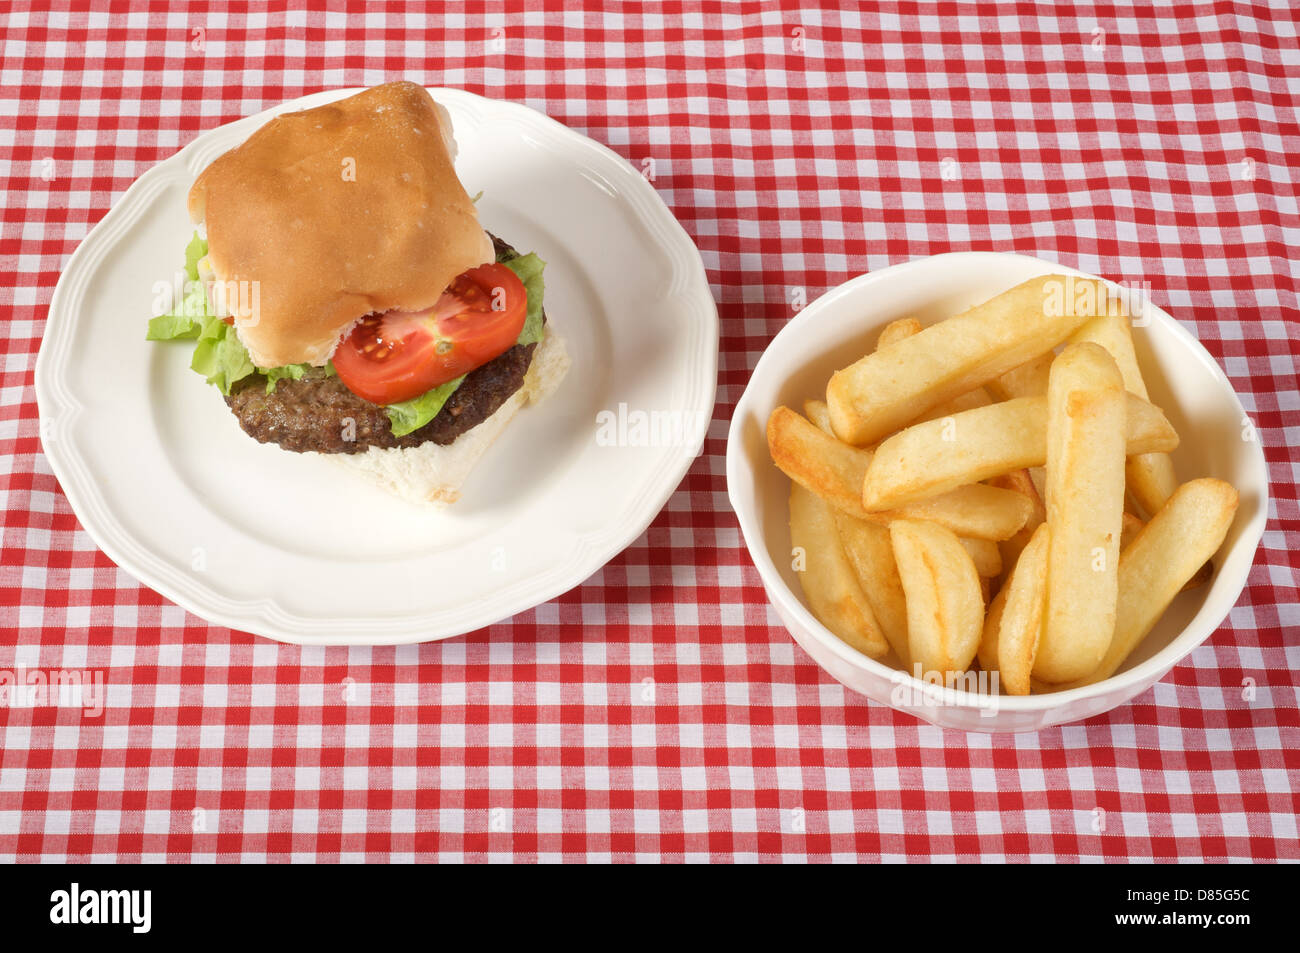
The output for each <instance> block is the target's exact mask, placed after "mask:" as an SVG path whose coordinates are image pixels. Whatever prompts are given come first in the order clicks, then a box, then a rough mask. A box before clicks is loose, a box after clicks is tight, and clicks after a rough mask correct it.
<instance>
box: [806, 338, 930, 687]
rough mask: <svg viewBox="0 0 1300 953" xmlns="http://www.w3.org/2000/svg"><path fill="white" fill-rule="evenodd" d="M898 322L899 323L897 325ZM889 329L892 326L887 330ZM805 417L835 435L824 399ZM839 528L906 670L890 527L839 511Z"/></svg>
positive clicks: (903, 608)
mask: <svg viewBox="0 0 1300 953" xmlns="http://www.w3.org/2000/svg"><path fill="white" fill-rule="evenodd" d="M895 323H897V322H895ZM885 330H886V331H888V330H889V328H888V327H886V329H885ZM803 411H804V414H805V415H807V417H808V419H809V420H810V421H811V422H812V423H813V424H814V425H815V426H816V427H817V428H818V429H820V430H821V431H823V432H824V433H826V434H830V433H831V421H830V415H829V414H828V413H827V411H826V405H825V404H824V403H822V402H821V401H820V400H806V401H804V405H803ZM835 528H836V529H837V530H838V532H839V536H840V544H841V545H842V546H843V547H844V552H845V554H846V555H847V556H848V557H849V563H850V564H851V565H852V566H853V571H854V572H855V573H857V577H858V584H859V585H860V586H861V587H862V593H863V595H865V596H866V597H867V602H868V603H870V604H871V611H872V613H873V614H874V615H875V617H876V622H877V623H878V624H879V626H880V629H881V631H882V632H883V633H884V635H885V639H886V640H887V641H888V642H889V646H890V648H892V649H893V650H894V654H895V655H897V656H898V661H899V663H900V664H901V665H902V667H903V668H904V669H906V668H907V667H908V655H907V604H906V603H905V602H904V600H903V584H902V583H901V582H899V580H898V567H897V566H896V565H894V550H893V548H892V546H891V545H890V542H889V527H888V526H887V525H885V524H883V523H880V522H877V521H875V520H861V519H857V518H856V517H853V516H850V515H849V514H848V513H846V512H844V511H843V510H836V512H835Z"/></svg>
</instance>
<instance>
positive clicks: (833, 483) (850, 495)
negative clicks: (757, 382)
mask: <svg viewBox="0 0 1300 953" xmlns="http://www.w3.org/2000/svg"><path fill="white" fill-rule="evenodd" d="M767 448H768V450H769V451H770V452H771V454H772V460H773V462H775V463H776V465H777V466H778V467H780V468H781V470H782V472H783V473H785V475H786V476H788V477H789V478H790V479H791V480H793V481H794V482H796V483H798V484H800V485H802V486H804V487H806V488H807V489H809V490H811V491H812V492H813V493H816V494H817V495H818V496H820V497H821V498H822V499H824V500H826V501H827V502H829V503H831V504H833V505H834V506H836V507H838V508H839V509H840V510H842V511H843V512H845V513H848V514H849V515H850V516H856V517H857V518H858V519H867V518H868V517H867V511H866V510H865V509H863V508H862V481H863V478H864V477H865V476H866V473H867V465H868V464H869V463H870V462H871V454H870V453H868V452H867V451H866V450H859V449H858V448H856V447H850V446H849V445H848V444H846V443H842V442H840V441H839V440H836V439H835V438H834V437H832V436H829V435H827V434H825V433H823V432H822V431H821V430H820V429H819V428H818V427H817V426H816V425H814V424H813V423H811V422H810V421H808V420H805V419H804V418H803V417H800V416H799V415H798V414H797V413H795V412H794V411H793V410H791V409H790V408H788V407H778V408H776V410H774V411H772V416H770V417H769V418H768V419H767Z"/></svg>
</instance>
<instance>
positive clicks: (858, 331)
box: [727, 252, 1268, 731]
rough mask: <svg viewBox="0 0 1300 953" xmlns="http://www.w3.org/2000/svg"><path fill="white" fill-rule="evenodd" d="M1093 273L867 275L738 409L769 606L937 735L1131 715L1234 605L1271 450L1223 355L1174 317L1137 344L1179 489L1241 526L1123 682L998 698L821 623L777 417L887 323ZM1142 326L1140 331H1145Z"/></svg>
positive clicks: (823, 658)
mask: <svg viewBox="0 0 1300 953" xmlns="http://www.w3.org/2000/svg"><path fill="white" fill-rule="evenodd" d="M1051 273H1058V274H1060V273H1069V274H1076V275H1080V274H1083V273H1082V272H1079V271H1076V270H1074V269H1071V268H1065V267H1063V266H1061V265H1058V264H1055V263H1053V262H1047V261H1041V260H1039V259H1036V258H1028V257H1025V256H1022V255H1011V254H999V253H993V252H959V253H955V254H949V255H938V256H935V257H933V258H923V259H920V260H917V261H912V262H907V263H906V264H901V265H894V266H892V267H889V268H885V269H882V270H880V271H876V272H873V273H871V274H869V275H863V276H861V277H859V278H855V279H853V280H852V281H849V282H846V283H845V284H843V285H841V286H840V287H838V288H836V289H834V290H832V291H829V292H827V293H826V294H825V295H823V296H822V297H820V298H818V299H817V300H816V301H814V302H813V303H812V304H810V305H808V307H807V308H805V309H804V310H803V311H801V312H800V313H799V314H797V315H796V316H795V317H794V318H793V319H792V320H791V321H790V323H789V324H787V325H786V326H785V327H784V328H782V329H781V332H780V333H779V334H777V336H776V337H775V338H774V339H773V340H772V343H771V344H770V345H768V348H767V350H766V351H765V352H764V354H763V356H762V358H760V360H759V362H758V366H757V367H756V368H755V369H754V375H753V377H752V378H751V379H750V381H749V385H748V386H747V387H746V388H745V393H744V395H743V396H742V397H741V399H740V402H739V403H738V404H737V405H736V412H735V415H734V416H733V418H732V421H731V431H730V434H729V435H728V440H727V489H728V494H729V496H730V498H731V505H732V507H733V508H734V509H735V511H736V514H737V516H738V517H739V518H740V528H741V531H742V533H743V534H744V537H745V545H746V546H747V547H748V548H749V553H750V556H751V557H752V558H753V560H754V565H755V566H757V567H758V573H759V575H760V576H761V577H762V580H763V585H764V586H765V587H766V589H767V595H768V598H769V599H770V600H771V602H772V605H773V607H774V608H775V609H776V612H777V615H779V616H780V618H781V621H782V622H783V623H785V626H786V628H787V629H789V630H790V634H791V635H793V636H794V639H795V641H796V642H798V643H799V645H800V646H802V647H803V649H804V650H805V651H806V652H807V653H808V654H809V655H811V656H812V657H813V659H814V660H815V661H816V662H817V664H819V665H820V666H821V667H822V668H824V669H826V671H827V672H829V673H830V674H831V675H832V676H834V677H835V678H836V679H838V680H839V681H840V682H842V683H843V684H844V685H846V686H848V687H849V688H851V689H853V690H854V691H857V692H861V693H862V694H863V695H866V696H867V697H868V698H871V699H872V700H874V701H877V702H880V703H881V704H885V705H889V706H891V707H893V708H896V709H898V710H900V711H905V712H908V713H910V714H913V715H916V716H917V717H918V718H922V719H924V720H926V721H929V722H932V723H934V724H936V725H941V726H943V727H950V728H962V729H966V730H970V731H1033V730H1037V729H1039V728H1045V727H1047V726H1050V725H1057V724H1063V723H1065V722H1071V721H1078V720H1080V719H1083V718H1089V717H1091V716H1093V715H1097V714H1100V713H1102V712H1105V711H1109V710H1110V709H1112V708H1114V707H1116V706H1117V705H1122V704H1124V703H1125V702H1127V701H1129V700H1130V699H1131V698H1133V697H1134V696H1135V695H1137V694H1138V693H1139V692H1142V691H1144V690H1145V689H1146V688H1148V687H1149V686H1150V685H1152V684H1153V683H1155V682H1156V681H1158V680H1159V679H1161V678H1162V677H1164V675H1165V674H1166V673H1167V672H1168V671H1169V670H1170V669H1171V668H1172V667H1173V666H1174V665H1176V664H1177V663H1178V662H1179V661H1180V660H1181V659H1183V658H1184V657H1185V656H1186V655H1187V654H1188V653H1190V652H1191V651H1192V649H1194V648H1196V646H1198V645H1200V644H1201V643H1202V642H1204V641H1205V639H1206V638H1208V637H1209V635H1210V633H1212V632H1213V631H1214V630H1215V629H1216V628H1217V627H1218V625H1219V623H1220V622H1222V621H1223V619H1224V618H1225V617H1226V616H1227V614H1228V611H1229V610H1230V609H1231V608H1232V606H1233V603H1235V602H1236V601H1237V597H1238V596H1239V595H1240V593H1241V590H1242V588H1243V587H1244V586H1245V584H1246V577H1247V575H1248V574H1249V572H1250V567H1251V564H1252V563H1253V562H1254V559H1255V549H1256V547H1257V546H1258V545H1259V540H1260V536H1261V535H1262V534H1263V531H1264V522H1265V519H1266V517H1267V513H1268V471H1267V469H1266V467H1265V464H1264V453H1263V450H1262V448H1261V446H1260V444H1259V441H1258V439H1257V438H1256V437H1255V436H1254V431H1253V428H1252V427H1250V426H1249V424H1248V422H1247V420H1246V416H1247V415H1246V413H1245V411H1244V410H1243V409H1242V406H1241V402H1240V401H1239V400H1238V399H1237V395H1236V394H1235V393H1234V392H1233V390H1232V385H1231V384H1229V383H1228V379H1227V378H1226V377H1225V376H1224V374H1223V371H1222V370H1220V368H1219V366H1218V364H1216V363H1215V361H1214V359H1213V358H1212V357H1210V355H1209V354H1207V353H1206V351H1205V349H1204V348H1203V347H1201V345H1200V344H1199V343H1198V342H1197V340H1196V339H1195V338H1194V337H1193V336H1192V335H1191V334H1189V333H1188V332H1187V331H1186V330H1185V329H1184V328H1183V327H1182V326H1181V325H1179V324H1178V322H1177V321H1175V320H1174V319H1173V318H1171V317H1170V316H1169V315H1168V314H1166V313H1165V312H1164V311H1162V310H1160V309H1159V308H1156V307H1154V306H1153V305H1150V304H1148V305H1147V307H1146V309H1145V314H1146V315H1147V317H1148V319H1149V323H1147V324H1145V326H1135V328H1134V344H1135V346H1136V348H1137V354H1138V360H1139V362H1140V363H1141V365H1142V371H1143V375H1144V377H1145V379H1146V383H1147V387H1148V390H1149V391H1150V393H1151V399H1152V401H1153V402H1154V403H1156V404H1158V405H1159V406H1160V407H1162V408H1163V409H1164V411H1165V413H1166V414H1167V416H1168V417H1169V420H1170V421H1171V422H1172V423H1173V425H1174V426H1175V427H1176V428H1177V430H1178V432H1179V434H1180V435H1181V436H1182V438H1183V439H1182V445H1181V446H1180V447H1179V448H1178V450H1177V451H1176V452H1175V453H1174V454H1173V458H1174V464H1175V467H1176V469H1177V472H1178V475H1179V477H1180V479H1183V480H1187V479H1191V478H1193V477H1198V476H1213V477H1218V478H1220V479H1223V480H1227V481H1228V482H1230V483H1231V484H1232V485H1233V486H1235V487H1236V488H1237V490H1238V492H1239V493H1240V495H1241V504H1240V508H1239V509H1238V511H1237V517H1236V520H1235V521H1234V522H1233V525H1232V527H1231V528H1230V529H1229V531H1228V536H1227V539H1226V540H1225V541H1224V544H1223V548H1222V549H1221V550H1220V551H1219V554H1218V556H1216V557H1215V566H1216V572H1215V574H1214V578H1213V580H1212V582H1211V583H1210V585H1209V586H1202V587H1201V588H1199V589H1195V590H1192V591H1191V592H1186V593H1183V594H1181V595H1180V596H1179V597H1178V598H1177V599H1176V600H1175V601H1174V603H1173V605H1172V606H1170V608H1169V610H1168V611H1167V612H1166V613H1165V615H1164V617H1163V618H1162V619H1161V620H1160V622H1159V623H1158V624H1157V626H1156V628H1155V629H1154V630H1153V631H1152V633H1151V634H1150V635H1149V636H1148V637H1147V638H1146V640H1145V641H1144V642H1143V643H1142V645H1141V646H1139V648H1138V649H1137V651H1135V652H1134V653H1133V656H1132V657H1131V658H1130V659H1129V661H1128V662H1127V664H1126V665H1125V666H1124V668H1123V669H1121V670H1120V671H1119V672H1118V673H1116V674H1115V675H1114V676H1113V677H1112V678H1109V679H1106V680H1105V681H1102V682H1098V683H1097V684H1095V685H1090V686H1087V687H1085V688H1077V689H1072V690H1070V691H1066V692H1058V693H1055V694H1046V695H1032V696H1029V697H1016V698H1012V697H1008V696H992V697H990V696H987V695H981V694H977V693H973V692H966V691H959V690H955V689H948V688H939V687H937V686H933V685H927V684H925V683H923V682H921V681H919V680H917V679H916V678H914V677H912V676H911V675H909V674H906V673H904V672H902V671H899V670H897V669H895V668H891V667H890V666H889V665H887V664H885V663H883V662H879V661H876V660H874V659H871V658H868V657H867V656H865V655H863V654H861V653H860V652H858V651H856V650H855V649H852V648H850V647H849V646H848V645H846V644H845V643H844V642H842V641H841V640H840V639H838V638H836V637H835V636H834V635H833V634H832V633H831V632H830V631H829V630H828V629H827V628H826V627H825V626H823V625H822V624H821V623H820V622H818V621H817V619H816V618H814V616H813V614H812V612H811V611H810V610H809V609H808V606H807V604H806V603H805V601H804V596H803V590H802V588H801V587H800V585H799V581H798V578H797V575H796V573H795V572H794V571H793V569H791V566H790V548H791V547H790V529H789V490H790V481H789V479H788V478H787V477H786V476H785V474H783V473H782V472H781V471H780V470H778V469H777V468H776V466H775V465H774V464H773V463H772V461H771V458H770V457H769V456H768V451H767V439H766V436H765V428H766V424H767V418H768V415H769V414H770V413H771V412H772V409H773V408H775V407H777V406H779V405H781V404H785V405H787V406H790V407H794V408H796V409H798V408H799V407H801V406H802V403H803V401H804V400H805V399H807V398H809V397H816V396H821V395H823V394H824V392H825V387H826V382H827V380H829V378H830V375H831V373H832V372H834V371H835V370H837V369H838V368H840V367H844V366H846V365H848V364H850V363H852V362H853V361H855V360H856V359H857V358H859V357H861V356H862V355H863V354H865V353H867V352H868V351H869V350H870V349H871V348H872V347H873V346H874V344H875V339H876V335H877V333H878V332H879V331H880V329H881V328H882V327H884V325H885V324H887V323H888V322H890V321H892V320H894V319H896V318H901V317H904V316H907V315H913V316H915V317H917V318H919V319H920V320H921V321H922V323H924V324H927V325H928V324H931V323H934V322H936V321H939V320H942V319H943V318H946V317H948V316H950V315H953V314H956V313H957V312H959V311H962V310H964V309H966V308H968V307H970V306H972V305H975V304H978V303H980V302H982V301H985V300H987V299H989V298H991V297H993V296H994V295H996V294H998V293H999V292H1001V291H1004V290H1006V289H1007V288H1010V287H1012V286H1014V285H1016V284H1018V283H1020V282H1022V281H1025V280H1026V279H1029V278H1032V277H1034V276H1035V275H1042V274H1051ZM1139 323H1140V322H1135V325H1136V324H1139Z"/></svg>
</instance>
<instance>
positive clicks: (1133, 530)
mask: <svg viewBox="0 0 1300 953" xmlns="http://www.w3.org/2000/svg"><path fill="white" fill-rule="evenodd" d="M1146 525H1147V524H1146V523H1144V522H1142V520H1140V519H1138V518H1137V517H1136V516H1134V515H1133V514H1132V513H1124V514H1123V515H1122V516H1121V517H1120V524H1119V551H1120V552H1121V553H1123V552H1124V550H1126V549H1128V544H1129V543H1131V542H1133V540H1135V539H1137V534H1138V533H1140V532H1142V528H1143V527H1144V526H1146Z"/></svg>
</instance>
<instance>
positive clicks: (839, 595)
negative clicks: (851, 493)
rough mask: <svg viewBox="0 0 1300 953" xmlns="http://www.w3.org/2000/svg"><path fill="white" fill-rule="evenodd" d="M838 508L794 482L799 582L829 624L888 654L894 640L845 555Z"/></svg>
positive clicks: (848, 639)
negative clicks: (884, 629) (800, 560)
mask: <svg viewBox="0 0 1300 953" xmlns="http://www.w3.org/2000/svg"><path fill="white" fill-rule="evenodd" d="M834 513H835V510H834V509H833V508H832V507H831V505H830V504H829V503H827V502H826V501H825V500H823V499H822V498H821V497H819V496H817V494H815V493H813V492H812V491H811V490H808V489H806V488H805V487H803V486H801V485H800V484H798V483H791V485H790V543H791V545H792V546H793V547H794V548H795V550H796V552H798V551H799V550H802V558H803V568H802V569H799V570H798V572H799V583H800V585H802V586H803V591H804V595H805V596H806V597H807V599H808V605H809V608H811V609H812V611H813V614H814V615H816V616H817V618H818V619H820V620H821V622H822V624H823V625H824V626H826V628H828V629H830V630H831V631H832V632H834V633H835V634H836V635H837V636H839V637H840V638H841V639H843V640H844V642H845V643H847V644H848V645H850V646H852V647H853V648H855V649H857V650H858V651H859V652H861V653H863V654H864V655H869V656H871V657H872V658H880V657H881V656H883V655H886V654H888V652H889V643H888V642H887V641H886V640H885V637H884V634H883V633H882V632H881V631H880V626H879V625H878V624H877V622H876V618H875V614H874V613H873V612H872V610H871V604H870V603H869V602H868V600H867V597H866V596H865V595H864V594H863V592H862V587H861V586H860V585H859V584H858V577H857V575H856V574H855V573H854V571H853V567H852V565H851V564H850V563H849V559H848V556H847V555H845V552H844V547H843V546H842V545H841V543H840V537H839V532H838V530H837V529H836V526H835V517H834Z"/></svg>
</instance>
